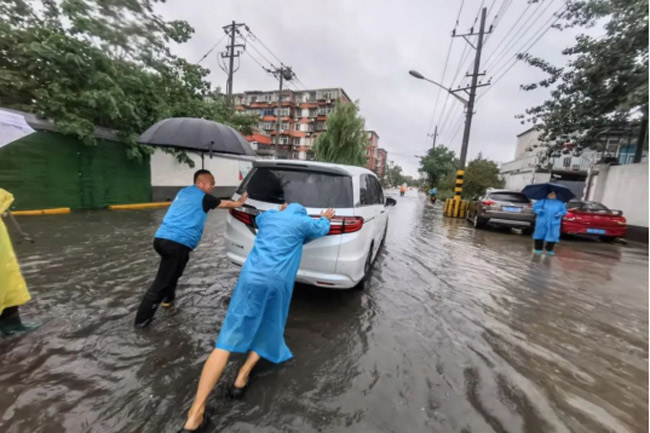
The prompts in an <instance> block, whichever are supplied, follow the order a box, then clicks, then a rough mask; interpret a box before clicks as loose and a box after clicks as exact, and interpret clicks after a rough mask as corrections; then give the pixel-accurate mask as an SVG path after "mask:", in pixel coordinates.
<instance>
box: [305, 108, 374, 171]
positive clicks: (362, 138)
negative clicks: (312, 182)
mask: <svg viewBox="0 0 650 433" xmlns="http://www.w3.org/2000/svg"><path fill="white" fill-rule="evenodd" d="M325 125H326V127H327V129H326V131H325V132H323V133H322V134H321V135H319V136H318V138H317V139H316V142H315V143H314V156H315V157H316V159H317V160H318V161H326V162H333V163H336V164H348V165H358V166H361V167H365V166H366V165H367V163H368V161H367V160H366V146H367V145H368V136H367V133H366V132H365V120H364V119H363V117H361V116H360V115H359V107H358V106H357V103H354V104H351V103H348V104H343V103H341V102H337V103H336V108H335V109H334V111H333V112H332V114H330V116H329V117H328V118H327V122H326V123H325Z"/></svg>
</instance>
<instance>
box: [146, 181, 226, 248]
mask: <svg viewBox="0 0 650 433" xmlns="http://www.w3.org/2000/svg"><path fill="white" fill-rule="evenodd" d="M219 203H220V200H219V199H217V198H215V197H213V196H211V195H208V194H206V193H204V192H203V191H201V190H200V189H199V188H198V187H197V186H196V185H192V186H188V187H186V188H183V189H181V190H180V191H178V194H176V198H175V199H174V201H173V202H172V204H171V206H170V207H169V210H168V211H167V214H166V215H165V218H164V219H163V222H162V224H161V225H160V228H158V231H157V232H156V237H157V238H161V239H167V240H170V241H174V242H178V243H179V244H182V245H185V246H186V247H188V248H190V249H192V250H193V249H194V248H196V246H197V245H198V244H199V241H200V240H201V236H202V235H203V227H204V226H205V220H206V219H207V217H208V210H210V209H214V208H216V207H217V206H218V205H219Z"/></svg>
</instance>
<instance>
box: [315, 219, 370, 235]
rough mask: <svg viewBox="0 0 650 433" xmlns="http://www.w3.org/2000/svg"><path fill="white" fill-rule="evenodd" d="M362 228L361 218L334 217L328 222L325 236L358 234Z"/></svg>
mask: <svg viewBox="0 0 650 433" xmlns="http://www.w3.org/2000/svg"><path fill="white" fill-rule="evenodd" d="M314 218H316V217H314ZM362 227H363V217H334V218H332V220H331V221H330V231H329V233H327V236H331V235H342V234H346V233H354V232H358V231H359V230H361V228H362Z"/></svg>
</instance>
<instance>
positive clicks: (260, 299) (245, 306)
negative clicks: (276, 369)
mask: <svg viewBox="0 0 650 433" xmlns="http://www.w3.org/2000/svg"><path fill="white" fill-rule="evenodd" d="M256 223H257V226H258V227H259V232H258V234H257V238H256V239H255V244H254V245H253V249H252V250H251V252H250V254H249V255H248V258H247V259H246V263H244V266H243V268H242V271H241V274H240V275H239V281H238V282H237V286H236V287H235V290H234V292H233V295H232V299H231V301H230V306H229V307H228V313H226V319H225V320H224V322H223V326H222V327H221V332H220V333H219V337H218V338H217V344H216V347H217V348H219V349H223V350H228V351H230V352H239V353H246V352H248V351H254V352H256V353H257V354H258V355H260V356H261V357H262V358H265V359H267V360H269V361H271V362H274V363H280V362H284V361H286V360H288V359H291V358H292V357H293V355H292V354H291V351H290V350H289V348H288V347H287V345H286V343H285V342H284V326H285V324H286V322H287V315H288V314H289V304H290V302H291V295H292V293H293V286H294V283H295V280H296V274H297V273H298V268H299V267H300V258H301V257H302V246H303V244H306V243H307V242H309V241H312V240H314V239H317V238H320V237H322V236H325V235H326V234H327V233H328V232H329V230H330V223H329V221H328V220H327V219H325V218H321V219H319V220H315V219H313V218H311V217H309V216H307V211H306V210H305V208H304V207H303V206H302V205H299V204H297V203H292V204H290V205H289V206H288V207H287V208H286V209H285V210H284V211H282V212H279V211H276V210H270V211H268V212H264V213H262V214H260V215H259V216H257V219H256Z"/></svg>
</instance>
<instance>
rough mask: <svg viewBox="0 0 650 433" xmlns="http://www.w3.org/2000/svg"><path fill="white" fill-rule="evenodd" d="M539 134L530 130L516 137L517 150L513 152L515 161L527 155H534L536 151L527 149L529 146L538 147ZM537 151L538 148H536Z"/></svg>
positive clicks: (539, 143) (534, 130)
mask: <svg viewBox="0 0 650 433" xmlns="http://www.w3.org/2000/svg"><path fill="white" fill-rule="evenodd" d="M539 134H540V132H539V131H538V130H536V129H531V130H530V131H528V132H526V133H525V134H522V135H520V136H518V137H517V148H516V150H515V159H519V158H522V157H524V156H528V155H534V154H536V153H537V151H538V150H534V151H529V150H528V148H529V147H531V146H540V145H541V142H540V141H539ZM537 149H539V147H538V148H537Z"/></svg>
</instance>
